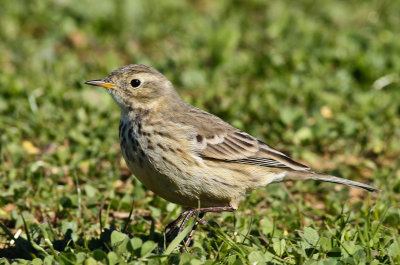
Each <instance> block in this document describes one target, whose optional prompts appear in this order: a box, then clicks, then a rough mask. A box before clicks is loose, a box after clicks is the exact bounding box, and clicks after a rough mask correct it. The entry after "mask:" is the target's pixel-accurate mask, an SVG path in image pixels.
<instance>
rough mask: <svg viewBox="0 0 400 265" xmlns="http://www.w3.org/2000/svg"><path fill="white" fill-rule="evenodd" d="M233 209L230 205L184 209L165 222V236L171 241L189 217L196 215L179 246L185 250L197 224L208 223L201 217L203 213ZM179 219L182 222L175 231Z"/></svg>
mask: <svg viewBox="0 0 400 265" xmlns="http://www.w3.org/2000/svg"><path fill="white" fill-rule="evenodd" d="M233 210H234V209H233V208H232V207H230V206H222V207H207V208H199V209H195V208H189V209H187V210H185V211H184V212H182V213H181V214H180V215H179V217H178V218H177V219H175V220H174V221H172V222H170V223H169V224H167V226H166V227H165V231H166V232H167V234H166V238H167V240H168V241H172V239H173V237H174V236H177V235H178V234H179V233H181V232H182V231H183V229H184V228H185V225H186V224H187V222H188V221H189V219H190V218H191V217H196V222H195V224H194V226H193V228H192V230H191V231H190V233H189V235H188V236H187V238H186V239H185V242H184V244H183V246H182V247H181V248H180V251H181V252H185V251H186V247H187V246H188V245H189V244H190V242H191V241H192V238H193V235H194V231H195V230H196V228H197V226H198V225H199V224H201V225H208V221H206V220H204V219H203V217H204V215H205V214H206V213H210V212H233ZM181 221H182V223H181V225H180V226H179V229H178V231H176V230H177V228H178V224H179V223H180V222H181ZM175 233H176V234H175Z"/></svg>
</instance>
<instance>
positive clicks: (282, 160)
mask: <svg viewBox="0 0 400 265" xmlns="http://www.w3.org/2000/svg"><path fill="white" fill-rule="evenodd" d="M196 138H197V141H198V143H199V145H200V150H201V151H200V155H201V156H202V157H203V158H205V159H217V160H223V161H227V162H235V163H242V164H249V165H257V166H264V167H279V168H291V169H295V170H310V168H309V167H307V166H305V165H302V164H300V163H298V162H296V161H294V160H292V159H291V158H289V157H288V156H287V155H285V154H283V153H281V152H279V151H277V150H275V149H273V148H272V147H270V146H269V145H267V144H265V143H263V142H261V141H260V140H258V139H257V138H255V137H253V136H251V135H249V134H247V133H244V132H241V131H233V132H232V131H231V132H229V131H228V132H227V131H225V133H224V134H220V135H214V136H213V137H210V136H209V137H204V136H202V135H200V134H199V135H197V137H196Z"/></svg>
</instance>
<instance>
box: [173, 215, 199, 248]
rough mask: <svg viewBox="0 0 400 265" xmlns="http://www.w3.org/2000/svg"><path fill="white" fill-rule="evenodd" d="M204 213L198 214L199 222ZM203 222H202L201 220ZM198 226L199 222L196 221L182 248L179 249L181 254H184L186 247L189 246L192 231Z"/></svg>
mask: <svg viewBox="0 0 400 265" xmlns="http://www.w3.org/2000/svg"><path fill="white" fill-rule="evenodd" d="M204 215H205V213H200V214H199V218H198V219H200V220H203V217H204ZM203 221H204V220H203ZM198 225H199V220H197V221H196V223H195V224H194V226H193V228H192V230H191V231H190V233H189V235H188V236H187V238H186V240H185V243H184V244H183V246H182V247H181V248H180V249H179V250H180V251H181V253H184V252H186V247H187V246H189V244H190V241H192V237H193V235H194V231H195V230H196V228H197V226H198Z"/></svg>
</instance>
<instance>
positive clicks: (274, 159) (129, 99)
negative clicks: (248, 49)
mask: <svg viewBox="0 0 400 265" xmlns="http://www.w3.org/2000/svg"><path fill="white" fill-rule="evenodd" d="M85 84H87V85H92V86H99V87H103V88H105V89H106V90H107V92H108V93H109V94H110V95H111V97H112V98H113V99H114V101H115V102H116V103H117V104H118V105H119V107H120V110H121V119H120V124H119V139H120V146H121V151H122V155H123V157H124V159H125V161H126V164H127V165H128V167H129V169H130V171H131V172H132V173H133V174H134V175H135V177H136V178H138V179H139V180H140V181H141V182H142V183H143V184H144V186H145V187H147V188H148V189H150V190H152V191H153V192H154V193H155V194H157V195H159V196H161V197H162V198H164V199H165V200H167V201H170V202H173V203H176V204H179V205H182V206H184V207H187V209H186V210H185V211H183V212H182V213H181V214H180V215H179V217H178V218H177V219H176V220H175V221H173V222H171V223H169V224H168V225H167V227H166V230H168V231H169V235H171V234H172V232H171V231H175V234H176V230H177V229H178V228H179V231H178V233H179V232H182V230H183V228H184V226H185V225H186V223H187V221H188V220H189V219H190V218H191V217H194V218H197V219H196V220H197V221H196V223H195V225H194V227H193V229H192V231H191V232H190V234H189V236H188V237H187V239H186V241H185V242H184V246H183V247H186V246H188V244H189V243H190V241H191V239H192V236H193V233H194V230H195V229H196V227H197V225H198V224H199V223H200V224H207V221H206V220H204V219H203V217H204V215H205V214H206V213H208V212H225V211H226V212H233V211H234V210H236V209H237V208H238V206H239V201H240V200H241V199H242V198H243V197H244V196H245V194H246V193H247V192H249V191H251V190H254V189H257V188H260V187H265V186H267V185H269V184H272V183H278V182H283V181H289V180H290V181H298V180H316V181H325V182H333V183H338V184H345V185H348V186H352V187H356V188H360V189H364V190H366V191H370V192H374V191H378V189H377V188H376V187H373V186H370V185H367V184H363V183H360V182H356V181H351V180H348V179H343V178H339V177H336V176H331V175H329V174H324V173H320V172H317V171H313V170H312V169H311V168H310V167H308V166H306V165H304V164H301V163H299V162H296V161H294V160H293V159H291V158H290V157H289V156H287V155H286V154H284V153H282V152H280V151H278V150H276V149H274V148H273V147H271V146H270V145H268V144H266V143H265V142H263V141H261V140H259V139H257V138H256V137H254V136H252V135H250V134H248V133H246V132H243V131H241V130H239V129H237V128H235V127H233V126H232V125H230V124H229V123H227V122H225V121H223V120H222V119H220V118H219V117H217V116H215V115H213V114H210V113H208V112H206V111H204V110H201V109H199V108H197V107H194V106H192V105H190V104H188V103H186V102H185V101H183V99H182V98H181V97H180V96H179V95H178V93H177V92H176V90H175V88H174V86H173V84H172V83H171V82H170V81H169V80H168V78H167V77H165V76H164V75H163V74H161V73H160V72H159V71H157V70H156V69H154V68H152V67H149V66H146V65H142V64H131V65H126V66H123V67H121V68H118V69H117V70H115V71H113V72H112V73H111V74H109V75H108V76H107V77H106V78H104V79H97V80H91V81H87V82H85ZM179 223H181V225H180V226H179V227H178V224H179Z"/></svg>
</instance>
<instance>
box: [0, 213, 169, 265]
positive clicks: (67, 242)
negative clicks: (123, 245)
mask: <svg viewBox="0 0 400 265" xmlns="http://www.w3.org/2000/svg"><path fill="white" fill-rule="evenodd" d="M150 219H151V222H152V225H151V229H150V233H149V234H148V235H144V234H135V235H132V234H131V233H129V232H125V231H121V232H122V233H124V234H126V235H127V236H128V237H129V238H133V237H137V238H140V239H141V240H142V241H143V242H146V241H148V240H152V241H154V242H156V243H157V245H158V252H159V251H160V250H161V251H162V250H163V249H164V246H165V244H164V236H163V234H160V233H156V232H155V231H154V220H152V218H150ZM1 228H3V230H4V232H5V234H7V235H8V236H9V238H10V239H12V240H13V241H14V242H13V244H12V245H11V246H6V247H4V248H0V258H2V257H4V258H7V259H26V260H32V259H34V258H44V257H45V256H47V255H51V253H52V252H56V253H60V252H69V251H70V250H68V249H78V248H86V249H88V250H90V251H94V250H97V249H98V250H102V251H104V252H106V253H107V252H109V251H112V250H113V248H112V244H111V234H112V232H114V231H118V230H117V229H115V228H113V227H111V228H106V229H103V231H102V232H101V234H100V236H99V237H98V238H92V239H89V240H87V239H86V240H84V239H78V240H77V241H76V242H74V241H73V239H72V234H73V231H72V230H71V229H68V230H67V232H66V233H65V236H64V237H63V238H62V239H58V240H54V241H51V242H50V241H49V242H48V243H47V246H46V247H43V244H41V245H39V244H40V241H42V240H41V239H43V237H42V238H39V239H36V240H27V239H24V238H22V237H19V238H17V239H15V238H14V236H13V235H12V234H11V233H10V231H9V230H8V229H7V228H5V226H3V225H2V227H1ZM28 238H29V236H28ZM169 242H170V240H168V241H167V244H168V243H169ZM3 246H4V245H3Z"/></svg>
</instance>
